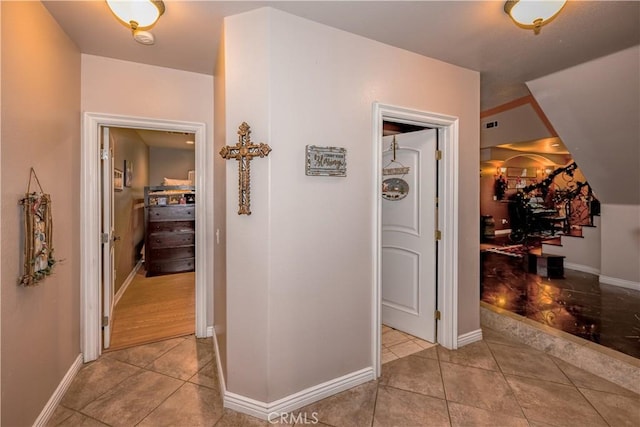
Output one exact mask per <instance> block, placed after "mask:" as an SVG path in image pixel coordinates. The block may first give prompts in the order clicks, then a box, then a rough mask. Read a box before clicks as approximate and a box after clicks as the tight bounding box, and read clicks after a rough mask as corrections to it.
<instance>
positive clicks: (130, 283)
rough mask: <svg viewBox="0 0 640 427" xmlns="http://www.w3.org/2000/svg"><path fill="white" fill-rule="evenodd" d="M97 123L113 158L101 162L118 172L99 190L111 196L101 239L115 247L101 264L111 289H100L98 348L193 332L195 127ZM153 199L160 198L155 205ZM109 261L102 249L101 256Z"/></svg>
mask: <svg viewBox="0 0 640 427" xmlns="http://www.w3.org/2000/svg"><path fill="white" fill-rule="evenodd" d="M104 129H105V131H104V132H103V135H106V134H107V132H108V135H109V144H108V145H109V147H110V148H111V159H112V162H103V167H108V166H109V165H111V163H115V168H114V169H115V171H116V172H117V175H118V177H119V176H120V175H122V177H123V179H122V180H121V181H120V185H119V186H114V189H113V190H114V191H112V192H110V193H106V194H108V195H110V196H111V197H110V198H108V199H107V200H106V201H105V202H103V205H102V208H103V214H102V218H103V222H104V220H105V219H107V218H109V216H110V215H109V214H110V213H111V214H112V215H113V222H112V224H113V234H114V237H113V239H112V241H111V244H110V245H108V246H109V248H110V249H111V248H112V247H113V249H114V250H113V258H112V262H113V265H112V268H108V266H106V265H103V271H104V272H105V273H110V272H111V271H113V274H106V275H104V278H105V279H104V280H103V286H104V284H105V283H107V279H111V282H110V283H109V284H110V285H111V286H110V288H112V289H113V294H111V293H106V294H105V291H107V290H108V289H107V288H104V289H103V294H104V296H103V298H104V301H105V304H103V305H104V309H103V311H104V312H108V313H109V316H108V320H106V321H105V322H104V325H105V326H104V327H103V335H104V336H103V351H112V350H120V349H123V348H127V347H132V346H135V345H140V344H147V343H151V342H156V341H161V340H165V339H169V338H175V337H178V336H184V335H189V334H193V333H194V332H195V259H194V257H195V238H194V237H195V229H197V227H196V224H195V218H194V211H195V206H196V205H195V195H196V188H195V182H194V181H195V172H196V171H195V141H194V137H195V135H193V134H192V133H188V132H175V131H157V130H147V129H127V128H116V127H105V128H104ZM103 140H104V137H103ZM104 147H105V144H104V141H103V149H104ZM112 167H113V166H112ZM121 172H122V173H121ZM112 173H113V171H108V172H107V173H106V174H103V176H106V177H110V176H111V174H112ZM103 179H104V178H103ZM158 200H161V201H162V202H163V204H161V205H157V204H156V203H157V201H158ZM110 202H112V206H113V209H112V210H111V211H109V210H108V209H107V207H108V205H109V204H110ZM103 228H104V227H103ZM105 246H107V245H105ZM103 251H104V249H103ZM108 261H109V259H107V258H105V257H103V264H105V263H106V262H108ZM109 304H110V305H109Z"/></svg>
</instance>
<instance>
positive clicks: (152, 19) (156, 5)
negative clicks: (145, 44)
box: [107, 0, 164, 30]
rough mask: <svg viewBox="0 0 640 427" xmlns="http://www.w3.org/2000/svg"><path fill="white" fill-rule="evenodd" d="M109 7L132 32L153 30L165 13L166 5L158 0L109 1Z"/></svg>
mask: <svg viewBox="0 0 640 427" xmlns="http://www.w3.org/2000/svg"><path fill="white" fill-rule="evenodd" d="M107 5H108V6H109V8H110V9H111V11H112V12H113V14H114V15H115V16H116V18H118V19H119V20H120V21H122V23H124V24H125V25H127V26H128V27H131V29H132V30H136V29H138V28H140V29H145V28H146V29H148V28H151V27H152V26H153V24H155V23H156V21H157V20H158V18H160V16H161V15H162V14H163V13H164V3H163V2H162V1H156V0H107Z"/></svg>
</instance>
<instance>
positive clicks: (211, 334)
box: [206, 326, 214, 338]
mask: <svg viewBox="0 0 640 427" xmlns="http://www.w3.org/2000/svg"><path fill="white" fill-rule="evenodd" d="M213 332H214V331H213V326H207V335H206V337H207V338H209V337H212V336H214V333H213Z"/></svg>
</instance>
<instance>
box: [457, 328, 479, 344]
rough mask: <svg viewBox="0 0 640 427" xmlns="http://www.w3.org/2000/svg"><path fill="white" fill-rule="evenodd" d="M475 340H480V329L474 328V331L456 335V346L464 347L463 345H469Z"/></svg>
mask: <svg viewBox="0 0 640 427" xmlns="http://www.w3.org/2000/svg"><path fill="white" fill-rule="evenodd" d="M476 341H482V329H476V330H475V331H471V332H467V333H466V334H462V335H458V348H460V347H464V346H465V345H469V344H471V343H474V342H476Z"/></svg>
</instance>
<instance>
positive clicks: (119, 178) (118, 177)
mask: <svg viewBox="0 0 640 427" xmlns="http://www.w3.org/2000/svg"><path fill="white" fill-rule="evenodd" d="M123 189H124V174H123V173H122V171H121V170H120V169H118V168H113V191H122V190H123Z"/></svg>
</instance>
